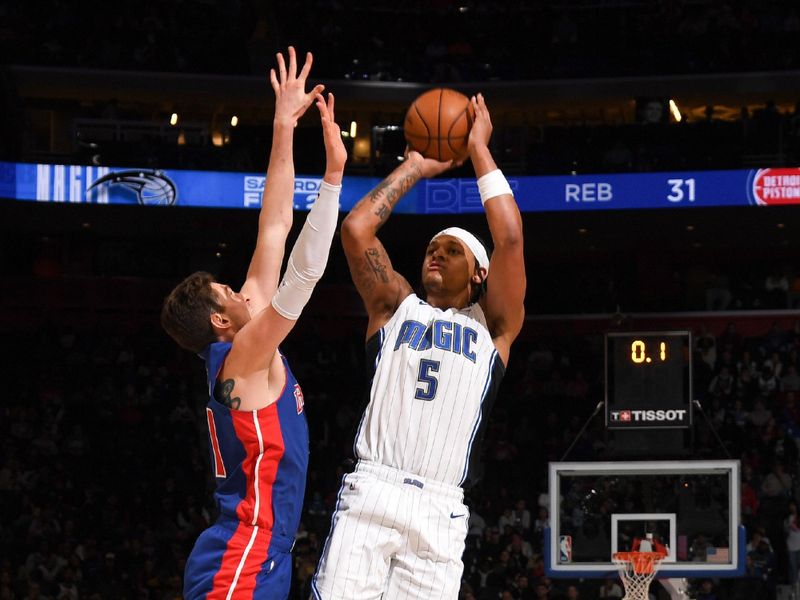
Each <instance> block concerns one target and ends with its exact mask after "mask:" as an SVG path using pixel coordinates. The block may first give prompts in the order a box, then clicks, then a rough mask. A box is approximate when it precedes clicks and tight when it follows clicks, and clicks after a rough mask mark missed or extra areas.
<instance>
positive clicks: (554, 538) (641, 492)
mask: <svg viewBox="0 0 800 600" xmlns="http://www.w3.org/2000/svg"><path fill="white" fill-rule="evenodd" d="M739 482H740V478H739V461H734V460H707V461H675V460H673V461H636V462H594V463H592V462H580V463H579V462H565V463H555V462H554V463H550V473H549V484H550V490H549V491H550V527H549V528H548V529H546V530H545V567H546V570H547V574H548V575H549V576H550V577H597V578H602V577H606V576H609V577H615V576H616V567H615V566H614V563H613V561H612V559H611V557H612V555H613V554H614V553H615V552H622V551H629V550H634V549H639V550H642V551H644V550H648V549H650V548H649V547H650V546H656V545H658V546H659V547H660V548H663V547H665V548H666V552H667V557H666V558H665V559H664V561H663V562H662V563H661V569H660V571H659V573H660V574H661V576H663V577H735V576H738V575H741V574H742V573H743V572H744V567H745V560H744V554H745V545H746V540H745V532H744V528H743V527H742V526H741V523H740V513H739V509H740V503H739V496H740V493H739ZM648 534H650V535H648ZM660 548H659V549H660ZM653 549H654V550H655V549H656V548H653Z"/></svg>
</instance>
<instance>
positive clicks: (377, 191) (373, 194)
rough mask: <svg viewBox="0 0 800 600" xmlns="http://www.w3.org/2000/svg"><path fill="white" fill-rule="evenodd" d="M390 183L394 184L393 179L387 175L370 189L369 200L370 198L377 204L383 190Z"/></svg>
mask: <svg viewBox="0 0 800 600" xmlns="http://www.w3.org/2000/svg"><path fill="white" fill-rule="evenodd" d="M390 185H392V180H391V179H389V178H388V177H387V178H386V179H384V180H383V181H381V182H380V183H379V184H378V185H376V186H375V187H374V188H372V189H371V190H370V192H369V194H367V200H369V201H370V202H371V203H372V204H375V203H376V202H377V201H378V198H380V196H381V194H382V193H383V191H384V190H385V189H386V188H388V187H389V186H390Z"/></svg>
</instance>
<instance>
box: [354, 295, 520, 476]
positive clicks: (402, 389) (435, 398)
mask: <svg viewBox="0 0 800 600" xmlns="http://www.w3.org/2000/svg"><path fill="white" fill-rule="evenodd" d="M367 360H368V361H370V362H369V366H370V367H372V366H373V365H374V373H373V376H372V381H371V383H370V396H369V403H368V404H367V407H366V410H365V411H364V415H363V416H362V417H361V423H360V424H359V427H358V433H357V434H356V440H355V448H354V450H355V454H356V457H357V458H359V459H361V460H369V461H373V462H376V463H380V464H383V465H387V466H390V467H394V468H396V469H400V470H403V471H407V472H410V473H414V474H416V475H419V476H421V477H424V478H426V479H432V480H435V481H438V482H441V483H447V484H451V485H457V486H465V485H470V484H471V483H472V480H474V479H476V478H477V475H478V473H477V472H476V471H477V462H478V457H479V454H480V442H481V440H482V438H483V432H484V429H485V426H486V422H487V420H488V419H487V417H488V414H489V411H490V410H491V407H492V404H493V402H494V398H495V396H496V394H497V389H498V386H499V384H500V380H501V379H502V378H503V375H504V373H505V366H504V365H503V363H502V360H500V357H499V356H498V354H497V350H496V349H495V346H494V343H493V342H492V336H491V335H490V334H489V330H488V329H487V327H486V317H485V316H484V314H483V310H482V309H481V307H480V305H478V304H473V305H471V306H469V307H467V308H464V309H461V310H456V309H448V310H441V309H438V308H434V307H433V306H431V305H430V304H428V303H427V302H424V301H422V300H420V299H419V297H417V296H416V295H415V294H411V295H410V296H408V297H407V298H406V299H405V300H404V301H403V302H402V303H401V304H400V306H399V308H398V309H397V311H396V312H395V313H394V315H393V316H392V318H391V319H390V320H389V322H388V323H386V325H384V326H383V328H382V329H381V330H380V331H379V332H378V333H376V334H375V336H373V337H372V338H371V339H370V340H369V341H368V342H367Z"/></svg>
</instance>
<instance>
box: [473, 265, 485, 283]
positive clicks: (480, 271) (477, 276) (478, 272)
mask: <svg viewBox="0 0 800 600" xmlns="http://www.w3.org/2000/svg"><path fill="white" fill-rule="evenodd" d="M485 279H486V269H484V268H483V267H478V268H477V269H475V273H473V275H472V283H475V284H477V285H480V284H481V283H483V282H484V280H485Z"/></svg>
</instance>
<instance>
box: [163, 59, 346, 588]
mask: <svg viewBox="0 0 800 600" xmlns="http://www.w3.org/2000/svg"><path fill="white" fill-rule="evenodd" d="M277 58H278V69H277V73H276V72H275V70H274V69H273V70H272V71H271V72H270V81H271V83H272V87H273V89H274V91H275V118H274V125H273V138H272V151H271V154H270V159H269V167H268V177H267V180H266V185H265V188H264V194H263V198H262V207H261V212H260V216H259V224H258V227H259V229H258V238H257V241H256V247H255V251H254V253H253V257H252V260H251V262H250V267H249V270H248V272H247V279H246V281H245V283H244V286H242V289H241V291H240V292H234V291H233V290H232V289H231V288H230V286H228V285H225V284H222V283H219V282H216V281H214V279H213V278H212V277H211V275H209V274H208V273H195V274H193V275H191V276H189V277H188V278H187V279H185V280H184V281H183V282H182V283H180V284H179V285H178V286H177V287H176V288H175V289H174V290H173V291H172V292H171V293H170V295H169V296H168V297H167V299H166V300H165V301H164V306H163V309H162V315H161V322H162V325H163V326H164V328H165V329H166V330H167V332H168V333H169V334H170V335H171V336H172V337H173V338H174V339H175V341H176V342H178V344H180V345H181V346H183V347H184V348H186V349H188V350H191V351H192V352H196V353H199V354H201V355H202V357H203V359H204V360H205V362H206V370H207V373H208V387H209V395H210V399H209V402H208V406H207V408H206V417H207V421H208V434H209V442H210V450H211V465H212V468H213V470H214V475H215V477H216V482H217V489H216V493H215V497H216V500H217V503H218V506H219V511H220V518H219V520H218V521H217V522H216V524H214V525H213V526H212V527H210V528H209V529H207V530H206V531H204V532H203V533H202V534H201V535H200V537H199V538H198V540H197V542H196V544H195V546H194V549H193V550H192V553H191V555H190V556H189V559H188V561H187V563H186V571H185V577H184V598H186V599H187V600H195V599H201V598H202V599H209V600H210V599H221V600H240V599H241V600H244V599H259V600H283V599H285V598H286V597H287V596H288V594H289V587H290V583H291V567H292V559H291V554H290V551H291V548H292V545H293V542H294V535H295V532H296V530H297V526H298V523H299V520H300V511H301V508H302V505H303V493H304V490H305V485H306V470H307V465H308V427H307V425H306V419H305V414H304V412H303V394H302V391H301V390H300V386H299V385H298V384H297V381H296V380H295V378H294V376H293V375H292V372H291V370H290V369H289V365H288V363H287V361H286V359H285V358H284V357H283V356H282V355H281V354H280V352H279V351H278V345H279V344H280V343H281V342H282V341H283V339H284V338H285V337H286V336H287V334H288V333H289V332H290V331H291V330H292V328H293V327H294V324H295V322H296V320H297V318H298V317H299V316H300V312H301V311H302V309H303V307H304V306H305V304H306V302H307V301H308V299H309V297H310V296H311V292H312V290H313V289H314V286H315V284H316V282H317V280H319V278H320V277H321V276H322V273H323V271H324V269H325V265H326V263H327V260H328V252H329V250H330V244H331V239H332V237H333V233H334V230H335V228H336V220H337V215H338V211H339V191H340V189H341V183H342V174H343V170H344V164H345V161H346V159H347V153H346V151H345V148H344V145H343V144H342V139H341V133H340V131H339V127H338V126H337V125H336V123H335V121H334V113H333V109H334V99H333V95H331V94H329V95H328V100H327V102H326V101H325V100H324V99H323V97H322V96H321V95H320V94H321V92H322V89H323V86H321V85H319V86H317V87H315V88H314V89H313V90H311V92H308V93H306V91H305V84H306V79H307V77H308V73H309V70H310V69H311V61H312V57H311V54H310V53H309V54H308V55H307V57H306V62H305V64H304V66H303V68H302V70H301V71H300V73H299V74H298V73H297V60H296V56H295V51H294V49H293V48H289V65H288V69H287V67H286V64H285V61H284V58H283V56H282V55H281V54H278V55H277ZM315 99H316V104H317V108H318V109H319V112H320V116H321V120H322V129H323V134H324V140H325V150H326V158H327V165H326V170H325V176H324V178H323V182H322V188H321V190H320V193H319V197H318V198H317V200H316V201H315V203H314V206H313V207H312V209H311V211H310V212H309V214H308V217H307V218H306V222H305V225H304V226H303V229H302V231H301V232H300V235H299V237H298V238H297V242H296V243H295V245H294V248H293V249H292V252H291V255H290V256H289V260H288V265H287V268H286V272H285V274H284V276H283V280H282V281H281V284H280V286H279V285H278V279H279V276H280V268H281V263H282V261H283V252H284V246H285V243H286V237H287V235H288V233H289V230H290V228H291V225H292V202H293V195H294V163H293V159H292V145H293V137H294V128H295V125H296V124H297V120H298V119H299V118H300V117H301V116H302V115H303V114H304V113H305V111H306V110H307V109H308V107H309V106H310V105H311V103H312V102H314V101H315Z"/></svg>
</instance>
